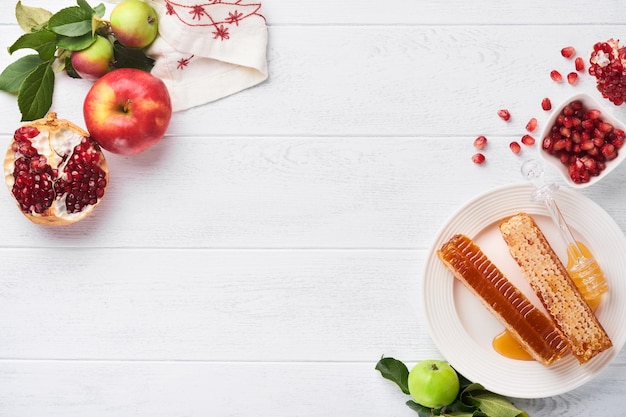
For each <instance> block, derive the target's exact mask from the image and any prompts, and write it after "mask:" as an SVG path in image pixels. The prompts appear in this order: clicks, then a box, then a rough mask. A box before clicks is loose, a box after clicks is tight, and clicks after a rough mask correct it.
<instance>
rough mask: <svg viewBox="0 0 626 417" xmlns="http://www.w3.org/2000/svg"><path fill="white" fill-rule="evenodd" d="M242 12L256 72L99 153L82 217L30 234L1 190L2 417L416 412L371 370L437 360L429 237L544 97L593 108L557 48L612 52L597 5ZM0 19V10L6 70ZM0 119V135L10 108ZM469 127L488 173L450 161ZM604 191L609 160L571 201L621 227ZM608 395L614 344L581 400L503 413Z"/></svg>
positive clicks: (618, 374) (83, 87)
mask: <svg viewBox="0 0 626 417" xmlns="http://www.w3.org/2000/svg"><path fill="white" fill-rule="evenodd" d="M24 3H25V4H27V5H32V6H41V7H45V8H47V9H48V10H51V11H57V10H59V9H60V8H62V7H66V6H70V5H73V4H74V3H73V2H72V1H69V0H29V1H28V2H27V1H26V0H25V1H24ZM262 3H263V7H262V9H261V10H262V13H263V14H264V15H265V17H266V19H267V22H268V26H269V39H270V40H269V47H268V60H269V69H270V77H269V79H268V81H267V82H265V83H263V84H262V85H260V86H258V87H255V88H251V89H249V90H246V91H243V92H241V93H238V94H235V95H233V96H231V97H228V98H226V99H223V100H220V101H218V102H215V103H211V104H208V105H204V106H201V107H197V108H193V109H190V110H188V111H185V112H181V113H176V114H175V115H174V117H173V120H172V123H171V126H170V129H169V131H168V135H167V136H166V138H165V139H164V140H163V141H162V142H160V143H159V144H158V145H157V146H156V147H154V148H153V149H151V150H149V151H147V152H145V153H143V154H141V155H139V156H136V157H119V156H115V155H109V156H108V160H109V164H110V167H111V181H110V186H109V189H108V191H107V196H106V198H105V200H104V201H103V203H102V205H101V206H100V207H99V208H98V210H97V212H96V214H94V215H93V216H92V217H90V218H89V219H87V220H85V221H84V222H82V223H79V224H78V225H76V226H75V227H70V228H61V229H49V228H41V227H37V226H35V225H33V224H31V223H30V222H28V221H27V220H26V219H25V218H23V217H22V215H21V214H20V213H19V212H18V210H17V209H16V207H15V205H14V202H13V201H12V199H11V198H10V196H9V193H8V192H7V191H6V190H5V191H4V192H2V193H0V197H1V198H0V218H1V226H0V230H1V232H0V415H2V416H7V417H33V416H46V417H54V416H59V417H61V416H62V417H74V416H76V417H78V416H81V417H82V416H90V417H99V416H150V417H161V416H162V417H195V416H272V417H280V416H285V417H293V416H338V417H339V416H342V417H343V416H355V417H356V416H359V417H365V416H372V417H374V416H376V417H378V416H380V417H382V416H385V417H388V416H407V417H408V416H413V415H415V413H414V412H413V411H411V410H410V409H409V408H407V407H406V406H405V405H404V401H405V400H406V398H405V396H404V395H403V394H401V392H400V391H399V390H398V389H397V388H396V387H395V386H393V385H392V384H391V383H390V382H388V381H386V380H384V379H383V378H382V377H381V376H380V374H379V373H378V372H377V371H375V370H374V365H375V364H376V362H377V360H378V359H379V358H380V357H381V355H383V354H384V355H386V356H394V357H396V358H398V359H401V360H403V361H405V362H407V363H412V362H415V361H417V360H420V359H427V358H438V357H440V354H439V352H438V351H437V349H436V348H435V346H434V344H433V342H432V341H431V339H430V337H429V333H428V329H427V323H426V321H425V319H424V318H423V316H422V312H421V305H420V300H421V282H422V279H423V277H422V270H423V265H424V260H425V257H426V253H427V251H428V249H429V247H430V245H431V242H432V239H433V237H434V235H435V233H436V232H437V230H438V229H439V228H440V227H441V226H442V225H443V224H444V223H445V221H446V219H448V218H449V216H450V215H451V214H452V213H453V212H454V211H455V210H456V209H457V208H458V207H459V206H460V205H462V204H463V203H464V202H466V201H467V200H468V199H470V198H472V197H474V196H475V195H477V194H478V193H481V192H484V191H486V190H489V189H491V188H493V187H495V186H501V185H505V184H509V183H513V182H519V181H522V179H521V177H520V174H519V170H518V168H519V164H520V163H521V161H523V159H524V158H526V157H531V156H535V155H536V152H537V151H536V146H535V147H534V148H527V147H525V148H524V150H523V154H522V155H520V156H516V155H514V154H513V153H511V152H510V151H509V150H508V144H509V142H510V141H511V140H513V139H519V138H520V137H521V136H522V135H523V134H524V133H525V132H524V126H525V124H526V122H527V120H528V119H529V118H530V117H532V116H535V117H537V118H538V119H539V125H540V127H539V128H541V127H542V126H543V125H542V122H543V121H544V120H545V119H546V118H547V113H545V112H543V111H542V110H541V107H540V102H541V99H542V98H543V97H546V96H548V97H550V98H551V99H552V101H553V103H555V104H556V103H559V102H560V101H561V100H563V99H565V97H567V96H568V95H570V94H573V93H575V92H580V91H587V92H590V93H591V94H593V95H595V96H596V97H599V93H598V92H597V91H596V90H595V85H594V82H593V80H592V79H591V78H590V77H589V76H586V77H582V79H581V80H580V81H579V83H578V85H576V86H575V87H572V86H569V85H567V83H563V84H556V83H554V82H552V81H551V80H550V78H549V76H548V73H549V71H550V70H551V69H558V70H561V71H563V72H567V70H569V69H570V68H571V67H572V66H573V63H572V62H570V61H567V60H565V59H564V58H562V57H561V56H560V53H559V51H560V49H561V48H562V47H564V46H568V45H572V46H574V47H576V48H577V50H578V51H579V54H580V55H583V56H585V58H586V59H587V57H588V54H589V51H590V50H591V47H592V45H593V44H594V43H595V42H597V41H603V40H606V39H608V38H611V37H617V38H619V37H620V36H622V37H625V38H626V36H625V35H626V24H624V18H623V16H624V7H623V4H622V3H621V2H620V1H617V0H613V1H607V2H603V3H604V4H603V5H591V4H590V3H589V2H586V1H581V0H574V1H568V2H543V1H539V0H531V1H523V2H515V3H513V4H509V3H508V2H502V1H495V0H490V1H482V2H478V3H476V2H468V1H459V0H455V1H448V2H437V1H432V2H425V1H418V0H392V1H388V2H382V3H381V2H374V1H372V2H362V1H356V0H347V1H343V2H337V1H329V0H321V1H316V2H298V1H292V2H289V1H279V0H265V1H263V2H262ZM557 3H558V4H557ZM553 4H554V5H553ZM14 5H15V2H14V1H8V0H3V1H2V2H0V39H1V40H2V42H1V43H2V45H3V46H2V48H0V50H1V53H0V66H1V67H2V68H4V67H5V66H6V65H7V64H8V63H9V62H11V60H12V59H13V58H12V57H10V56H9V55H8V54H7V52H6V49H5V48H6V46H8V45H10V44H11V43H12V42H13V41H14V40H15V39H16V38H17V36H18V35H19V34H20V30H19V28H18V26H17V25H16V24H15V19H14V15H13V8H14ZM624 40H626V39H624ZM88 87H89V82H86V81H78V80H70V79H66V78H63V77H58V79H57V84H56V90H55V95H54V105H53V109H54V110H55V111H57V112H58V113H59V115H60V117H63V118H67V119H71V120H74V121H75V122H77V123H79V124H82V120H83V119H82V99H80V97H82V96H84V94H85V93H86V91H87V89H88ZM607 103H608V102H607ZM503 107H506V108H508V109H509V110H510V111H511V113H512V114H513V118H512V120H511V121H510V122H509V123H504V122H503V121H502V120H500V119H499V118H498V117H497V116H496V111H497V110H498V109H499V108H503ZM615 113H616V114H617V115H618V116H619V117H622V118H623V119H624V120H626V108H617V109H616V111H615ZM0 114H2V116H1V125H0V140H1V141H2V143H5V144H8V141H9V139H10V137H11V135H12V133H13V131H14V130H15V128H16V127H17V126H18V125H19V120H20V115H19V112H18V109H17V104H16V101H15V99H14V97H11V96H8V95H6V94H4V93H2V94H0ZM479 134H484V135H487V136H488V138H489V140H490V144H489V148H488V150H487V152H486V154H487V158H488V161H487V163H486V164H485V165H484V166H476V165H474V164H473V163H472V162H471V160H470V157H471V155H472V154H473V153H474V150H473V147H472V141H473V139H474V138H475V137H476V136H477V135H479ZM547 175H548V177H550V178H551V179H553V180H555V181H557V182H559V181H560V179H559V178H558V177H557V176H556V172H554V171H549V172H548V173H547ZM624 181H626V167H621V168H620V169H618V170H617V171H615V172H613V173H612V174H611V176H610V177H609V178H607V179H606V180H604V181H602V182H601V183H599V184H598V185H597V186H594V187H592V188H590V189H586V190H585V191H584V192H583V194H585V195H586V196H588V197H590V198H592V199H593V200H594V201H596V202H597V203H598V204H600V205H601V206H602V207H603V208H604V209H605V210H606V211H607V212H608V213H609V214H610V215H611V216H612V217H613V218H614V219H615V220H616V222H617V223H618V224H619V226H620V227H621V229H622V230H623V231H626V208H625V207H626V205H625V202H626V188H624V185H623V184H624ZM479 382H480V381H479ZM625 394H626V353H624V352H622V353H620V354H619V355H618V357H617V358H616V360H615V361H614V362H613V363H612V364H611V365H610V366H609V367H607V368H605V370H603V371H602V372H601V373H600V375H598V376H597V377H596V378H595V379H594V380H593V381H592V382H591V383H588V384H586V385H584V386H583V387H580V388H578V389H575V390H573V391H571V392H569V393H566V394H564V395H561V396H557V397H550V398H543V399H520V400H515V403H516V404H517V405H518V406H520V407H521V408H523V409H525V410H527V411H528V412H529V414H530V415H532V416H547V415H550V416H568V417H571V416H588V415H599V414H600V413H601V414H602V415H605V416H619V415H622V410H621V408H622V401H621V400H622V399H623V397H624V395H625Z"/></svg>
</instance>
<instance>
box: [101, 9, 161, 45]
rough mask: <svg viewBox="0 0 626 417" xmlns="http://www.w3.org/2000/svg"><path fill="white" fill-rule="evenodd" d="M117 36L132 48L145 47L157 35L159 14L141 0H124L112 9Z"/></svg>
mask: <svg viewBox="0 0 626 417" xmlns="http://www.w3.org/2000/svg"><path fill="white" fill-rule="evenodd" d="M110 22H111V29H112V30H113V34H114V35H115V38H116V39H117V40H118V41H119V43H121V44H122V45H124V46H128V47H130V48H145V47H146V46H148V45H150V44H151V43H152V41H154V39H155V38H156V37H157V33H158V25H157V14H156V12H155V11H154V9H153V8H152V6H150V5H149V4H147V3H145V2H143V1H141V0H124V1H122V2H121V3H119V4H118V5H117V6H115V8H114V9H113V10H112V11H111V17H110Z"/></svg>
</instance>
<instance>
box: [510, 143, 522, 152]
mask: <svg viewBox="0 0 626 417" xmlns="http://www.w3.org/2000/svg"><path fill="white" fill-rule="evenodd" d="M509 148H511V151H512V152H513V153H514V154H515V155H519V153H520V152H521V151H522V147H521V146H520V144H519V143H517V142H515V141H513V142H511V143H509Z"/></svg>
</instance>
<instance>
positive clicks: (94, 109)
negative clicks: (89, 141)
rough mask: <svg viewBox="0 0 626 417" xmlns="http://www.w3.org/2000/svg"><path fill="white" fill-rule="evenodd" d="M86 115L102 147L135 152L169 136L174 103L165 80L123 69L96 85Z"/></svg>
mask: <svg viewBox="0 0 626 417" xmlns="http://www.w3.org/2000/svg"><path fill="white" fill-rule="evenodd" d="M83 115H84V118H85V126H86V128H87V130H88V131H89V134H90V135H91V137H92V138H93V139H94V140H95V141H96V142H98V143H99V144H100V146H102V147H103V148H104V149H106V150H107V151H110V152H113V153H117V154H121V155H135V154H138V153H139V152H143V151H145V150H146V149H148V148H149V147H151V146H152V145H154V144H155V143H157V142H158V141H159V140H161V138H162V137H163V136H164V135H165V131H166V130H167V127H168V126H169V123H170V119H171V116H172V103H171V101H170V95H169V93H168V91H167V87H166V86H165V84H164V83H163V81H162V80H161V79H159V78H157V77H155V76H154V75H152V74H150V73H148V72H146V71H143V70H139V69H134V68H119V69H115V70H113V71H111V72H109V73H107V74H105V75H104V76H102V77H101V78H99V79H98V80H97V81H96V82H95V83H94V84H93V85H92V87H91V89H90V90H89V92H88V93H87V96H86V97H85V102H84V104H83Z"/></svg>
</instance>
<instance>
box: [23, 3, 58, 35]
mask: <svg viewBox="0 0 626 417" xmlns="http://www.w3.org/2000/svg"><path fill="white" fill-rule="evenodd" d="M50 16H52V12H49V11H48V10H46V9H42V8H41V7H31V6H24V5H23V4H22V2H21V1H18V2H17V4H16V5H15V18H16V19H17V24H18V25H20V28H22V30H23V31H24V32H31V31H33V30H36V29H37V28H39V27H41V26H42V25H43V24H45V23H46V22H48V19H50Z"/></svg>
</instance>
